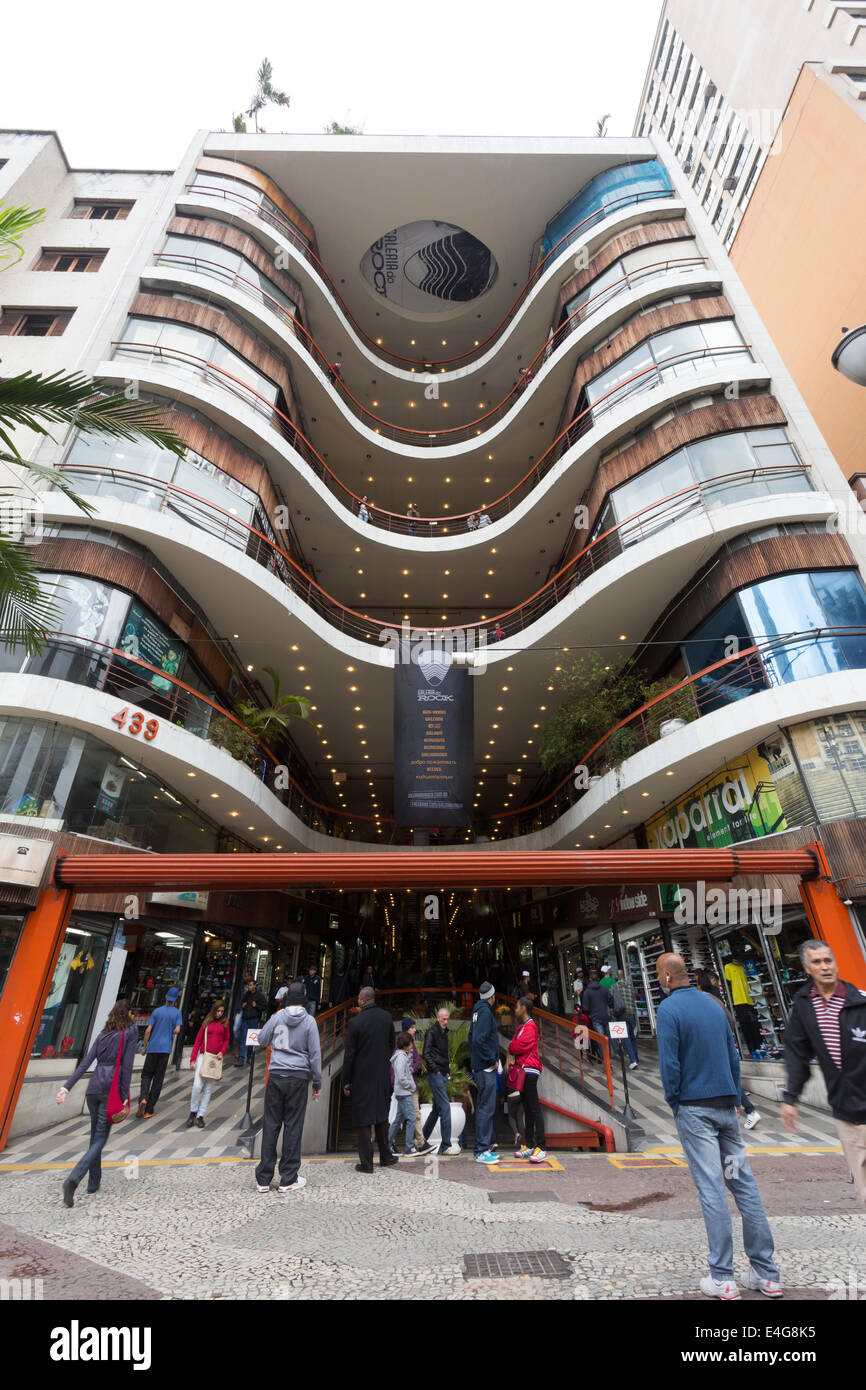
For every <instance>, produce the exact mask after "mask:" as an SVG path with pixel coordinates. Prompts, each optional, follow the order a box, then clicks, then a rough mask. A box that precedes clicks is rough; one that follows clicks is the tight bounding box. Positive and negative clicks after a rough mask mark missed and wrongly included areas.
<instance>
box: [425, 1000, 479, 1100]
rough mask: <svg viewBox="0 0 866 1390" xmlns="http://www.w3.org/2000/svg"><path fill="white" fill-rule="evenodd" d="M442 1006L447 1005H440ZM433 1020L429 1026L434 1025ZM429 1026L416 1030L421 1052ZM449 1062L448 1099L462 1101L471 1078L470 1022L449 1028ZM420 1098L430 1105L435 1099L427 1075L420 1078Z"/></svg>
mask: <svg viewBox="0 0 866 1390" xmlns="http://www.w3.org/2000/svg"><path fill="white" fill-rule="evenodd" d="M439 1007H440V1008H444V1007H447V1006H446V1005H441V1004H440V1005H439ZM432 1026H433V1024H432V1020H431V1022H430V1023H428V1025H427V1027H428V1028H430V1027H432ZM426 1032H427V1028H417V1029H416V1030H415V1046H416V1047H417V1049H418V1051H419V1052H422V1053H423V1051H424V1035H425V1034H426ZM448 1062H449V1071H450V1076H449V1078H448V1099H449V1100H454V1101H461V1100H462V1099H463V1096H464V1094H465V1091H466V1087H467V1086H468V1084H469V1081H470V1079H471V1072H470V1070H469V1024H468V1023H460V1024H458V1025H457V1027H456V1028H449V1029H448ZM418 1100H419V1101H420V1103H421V1104H422V1105H429V1104H430V1103H431V1102H432V1100H433V1095H432V1092H431V1090H430V1082H429V1081H428V1080H427V1077H426V1076H422V1077H420V1078H419V1080H418Z"/></svg>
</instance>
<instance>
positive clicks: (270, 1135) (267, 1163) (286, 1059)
mask: <svg viewBox="0 0 866 1390" xmlns="http://www.w3.org/2000/svg"><path fill="white" fill-rule="evenodd" d="M285 1004H286V1007H285V1008H284V1009H280V1010H279V1012H278V1013H275V1014H273V1015H272V1016H271V1017H270V1018H269V1019H268V1021H267V1023H266V1024H265V1026H264V1028H262V1029H261V1031H260V1033H259V1047H268V1046H270V1049H271V1060H270V1067H269V1069H268V1084H267V1086H266V1088H265V1117H264V1124H263V1128H262V1156H261V1159H260V1161H259V1164H258V1167H257V1168H256V1186H257V1188H258V1190H259V1192H270V1189H271V1180H272V1178H273V1176H274V1168H275V1167H276V1162H277V1139H278V1137H279V1133H280V1129H282V1131H283V1147H282V1152H281V1154H280V1185H279V1187H278V1188H277V1191H278V1192H280V1193H282V1194H285V1193H288V1192H298V1191H299V1190H300V1189H301V1188H302V1187H306V1185H307V1180H306V1178H302V1177H301V1176H300V1174H299V1172H298V1169H299V1168H300V1166H301V1139H302V1137H303V1133H304V1116H305V1114H306V1112H307V1089H308V1087H309V1084H310V1081H312V1083H313V1100H314V1101H316V1100H318V1099H319V1096H320V1095H321V1092H322V1049H321V1046H320V1044H319V1027H318V1024H317V1023H316V1020H315V1019H314V1018H312V1017H311V1015H310V1014H308V1013H307V991H306V989H305V988H304V986H303V984H299V983H295V984H293V985H289V989H288V993H287V994H286V995H285Z"/></svg>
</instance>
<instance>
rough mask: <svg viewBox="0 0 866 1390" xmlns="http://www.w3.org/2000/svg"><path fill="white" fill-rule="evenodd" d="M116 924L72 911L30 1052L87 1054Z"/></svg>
mask: <svg viewBox="0 0 866 1390" xmlns="http://www.w3.org/2000/svg"><path fill="white" fill-rule="evenodd" d="M113 929H114V918H113V917H109V916H100V915H96V914H94V915H92V916H91V915H85V914H82V913H77V912H76V913H73V915H72V917H71V919H70V922H69V926H68V927H67V928H66V933H65V936H64V939H63V943H62V945H61V947H60V954H59V955H58V957H57V963H56V965H55V967H54V975H53V977H52V980H51V987H50V989H49V991H48V997H47V999H46V1001H45V1007H44V1008H43V1010H42V1016H41V1018H40V1020H39V1026H38V1028H37V1030H36V1037H35V1040H34V1043H33V1048H32V1051H31V1057H32V1058H34V1059H36V1058H42V1059H45V1060H49V1059H51V1058H53V1057H64V1056H66V1055H67V1054H69V1055H70V1056H71V1057H74V1058H78V1057H80V1056H82V1055H83V1053H84V1051H85V1049H86V1045H87V1039H88V1035H89V1030H90V1020H91V1017H92V1015H93V1011H94V1007H95V1005H96V1000H97V996H98V993H99V987H100V984H101V982H102V978H103V972H104V967H105V962H106V957H107V955H108V949H109V944H110V941H111V937H112V934H113Z"/></svg>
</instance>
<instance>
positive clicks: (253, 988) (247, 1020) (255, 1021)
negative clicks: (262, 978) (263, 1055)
mask: <svg viewBox="0 0 866 1390" xmlns="http://www.w3.org/2000/svg"><path fill="white" fill-rule="evenodd" d="M267 1007H268V1001H267V999H266V998H265V996H264V995H263V994H262V992H261V990H260V989H259V987H258V985H257V984H256V982H255V980H254V979H253V978H252V977H250V979H249V980H247V984H246V989H245V990H244V993H243V994H242V996H241V1009H240V1014H241V1026H240V1032H239V1033H238V1056H237V1061H236V1062H235V1066H236V1067H242V1066H243V1064H244V1061H245V1060H246V1046H247V1033H248V1032H249V1031H250V1029H251V1028H258V1026H259V1024H260V1023H261V1021H262V1015H263V1014H264V1012H265V1010H266V1009H267Z"/></svg>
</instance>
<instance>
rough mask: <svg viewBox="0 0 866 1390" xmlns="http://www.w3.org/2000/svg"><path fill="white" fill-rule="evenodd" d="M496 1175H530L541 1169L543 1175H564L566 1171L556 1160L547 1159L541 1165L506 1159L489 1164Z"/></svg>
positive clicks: (526, 1160) (516, 1159) (525, 1159)
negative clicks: (544, 1173) (545, 1172)
mask: <svg viewBox="0 0 866 1390" xmlns="http://www.w3.org/2000/svg"><path fill="white" fill-rule="evenodd" d="M487 1166H488V1168H491V1169H492V1170H493V1171H494V1172H496V1173H529V1172H531V1171H532V1170H533V1169H540V1170H541V1172H542V1173H543V1172H544V1171H545V1170H546V1171H547V1172H548V1173H564V1172H565V1169H564V1168H563V1166H562V1164H561V1163H557V1161H556V1159H555V1158H545V1159H543V1160H542V1162H541V1163H530V1161H529V1159H528V1158H506V1159H502V1161H501V1162H499V1163H488V1165H487Z"/></svg>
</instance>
